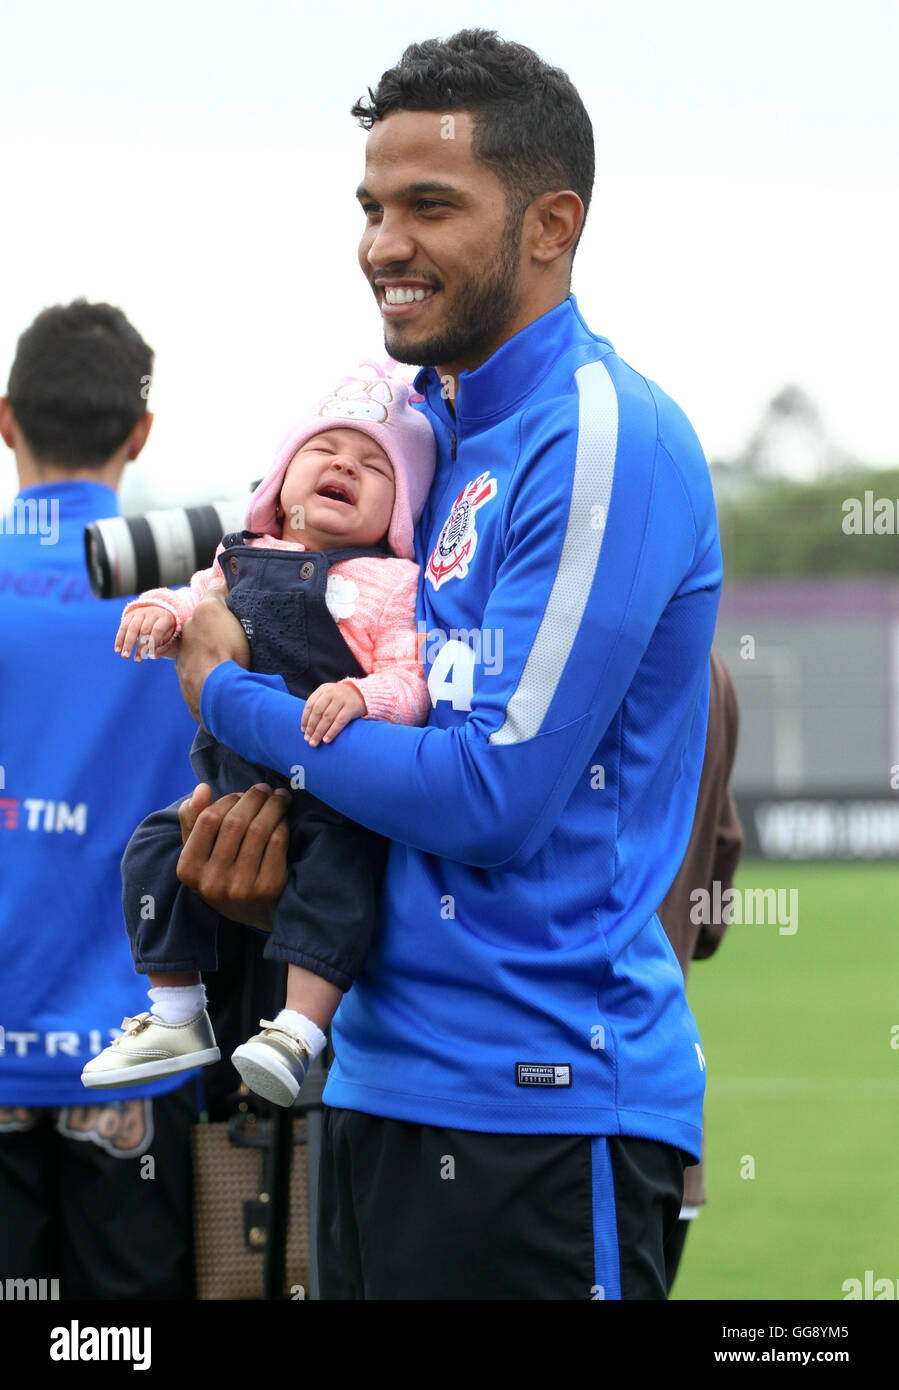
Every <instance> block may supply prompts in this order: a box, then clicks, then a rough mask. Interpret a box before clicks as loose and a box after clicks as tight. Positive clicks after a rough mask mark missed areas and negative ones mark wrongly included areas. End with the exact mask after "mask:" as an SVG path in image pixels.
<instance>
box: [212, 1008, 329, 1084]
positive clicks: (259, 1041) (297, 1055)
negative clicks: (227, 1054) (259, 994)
mask: <svg viewBox="0 0 899 1390" xmlns="http://www.w3.org/2000/svg"><path fill="white" fill-rule="evenodd" d="M259 1024H260V1027H261V1028H262V1032H261V1033H257V1034H256V1036H255V1037H253V1038H250V1039H249V1040H248V1041H247V1042H245V1043H241V1045H240V1047H238V1048H236V1049H235V1050H234V1052H232V1054H231V1061H232V1062H233V1063H234V1065H235V1067H236V1068H237V1071H238V1073H239V1074H240V1078H241V1080H242V1081H244V1082H246V1084H247V1086H249V1088H250V1090H251V1091H255V1093H256V1095H257V1096H262V1097H263V1098H264V1099H265V1100H268V1101H271V1103H272V1104H273V1105H285V1106H287V1105H293V1103H294V1101H295V1100H296V1098H297V1094H298V1092H299V1089H300V1087H301V1086H302V1084H303V1081H304V1079H305V1076H306V1072H307V1070H308V1068H309V1063H310V1062H311V1061H312V1055H311V1053H310V1051H309V1049H308V1047H307V1046H306V1044H305V1042H304V1041H303V1039H302V1038H300V1037H298V1036H297V1034H296V1033H294V1032H292V1031H291V1029H289V1028H285V1027H284V1026H283V1025H282V1024H280V1023H272V1022H271V1021H270V1020H269V1019H265V1018H261V1019H260V1020H259Z"/></svg>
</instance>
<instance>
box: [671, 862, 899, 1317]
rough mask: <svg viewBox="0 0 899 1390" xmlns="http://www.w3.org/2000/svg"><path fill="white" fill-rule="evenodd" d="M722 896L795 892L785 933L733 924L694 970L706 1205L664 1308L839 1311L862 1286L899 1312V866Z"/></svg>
mask: <svg viewBox="0 0 899 1390" xmlns="http://www.w3.org/2000/svg"><path fill="white" fill-rule="evenodd" d="M736 886H737V887H738V888H740V889H746V888H769V887H773V888H787V889H789V888H796V889H797V890H798V893H799V898H798V905H799V912H798V929H797V931H796V933H795V935H792V936H789V935H781V934H780V933H779V931H778V927H777V925H742V926H740V925H737V924H736V923H733V924H732V925H731V926H730V927H729V928H728V931H727V934H726V935H725V938H724V941H723V943H722V945H721V947H720V948H719V951H718V953H717V955H715V956H712V957H711V959H709V960H706V961H697V962H695V963H694V965H693V966H692V967H691V970H690V976H689V981H688V988H687V994H688V998H689V1000H690V1003H691V1006H692V1008H693V1012H694V1014H695V1016H696V1019H697V1022H698V1024H699V1028H700V1032H701V1034H702V1039H703V1048H704V1051H705V1056H706V1061H707V1064H708V1082H707V1090H706V1109H705V1135H706V1192H707V1196H708V1204H707V1206H705V1207H704V1208H703V1209H702V1211H701V1213H700V1215H699V1217H698V1218H697V1219H696V1220H695V1221H694V1222H693V1225H692V1230H691V1232H690V1235H689V1237H688V1239H687V1245H686V1250H685V1252H684V1258H683V1261H682V1263H681V1268H680V1273H679V1275H678V1279H677V1283H676V1285H675V1288H674V1291H673V1294H672V1297H673V1298H675V1299H757V1298H758V1299H787V1300H791V1299H836V1300H841V1299H843V1298H844V1297H845V1294H844V1291H843V1288H842V1285H843V1281H844V1280H846V1279H851V1278H855V1279H860V1280H862V1281H863V1280H864V1277H865V1270H872V1271H873V1277H874V1279H884V1278H886V1279H890V1280H892V1281H893V1293H894V1297H895V1296H899V865H892V864H886V865H881V864H874V865H864V864H824V865H806V864H802V865H790V864H781V863H765V862H762V861H751V862H747V863H746V864H745V865H744V866H743V867H742V868H741V870H740V872H739V873H738V875H737V884H736ZM893 1028H896V1030H897V1032H896V1036H895V1039H894V1038H893V1035H892V1032H891V1030H892V1029H893ZM893 1041H895V1044H896V1046H895V1048H894V1047H893V1046H892V1045H891V1043H892V1042H893ZM748 1158H751V1159H752V1160H754V1168H755V1176H754V1178H749V1177H741V1170H742V1171H747V1172H748V1171H749V1170H750V1164H749V1163H748V1162H747V1159H748Z"/></svg>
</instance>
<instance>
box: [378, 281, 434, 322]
mask: <svg viewBox="0 0 899 1390" xmlns="http://www.w3.org/2000/svg"><path fill="white" fill-rule="evenodd" d="M375 293H376V294H378V295H379V299H380V305H381V313H382V314H383V315H384V316H385V318H406V317H408V316H409V314H415V313H421V312H422V311H423V308H424V306H425V305H427V304H428V303H429V302H430V300H432V299H433V298H434V296H435V295H436V294H438V293H439V291H437V290H435V289H434V287H433V285H423V284H422V283H421V281H420V280H419V281H415V280H377V281H375Z"/></svg>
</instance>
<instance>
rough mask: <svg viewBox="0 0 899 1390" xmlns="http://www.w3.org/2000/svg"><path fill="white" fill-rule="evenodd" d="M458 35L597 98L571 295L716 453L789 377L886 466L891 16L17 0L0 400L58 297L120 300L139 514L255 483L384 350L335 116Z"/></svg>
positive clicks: (893, 230)
mask: <svg viewBox="0 0 899 1390" xmlns="http://www.w3.org/2000/svg"><path fill="white" fill-rule="evenodd" d="M444 16H445V17H444ZM467 25H478V26H480V27H487V28H490V27H492V28H496V29H498V30H499V32H500V34H501V35H502V36H503V37H504V38H510V39H515V40H517V41H519V42H522V43H525V44H528V45H529V46H530V47H532V48H535V49H536V50H537V52H539V53H540V54H541V56H542V57H543V58H544V59H546V60H547V61H548V62H551V63H553V64H554V65H556V66H558V67H561V68H563V69H565V71H567V73H568V74H569V76H570V77H571V79H572V81H573V82H574V84H575V86H576V87H577V88H578V90H579V91H580V93H581V96H582V98H583V100H584V103H585V105H586V107H587V109H588V111H589V113H590V117H591V119H592V121H593V126H594V132H595V136H596V142H597V181H596V186H595V189H594V195H593V204H592V207H591V209H590V215H589V217H588V221H587V228H586V231H585V233H584V237H583V240H582V242H581V245H580V248H579V250H578V254H577V257H576V260H575V266H574V279H573V285H572V288H573V290H574V292H575V294H576V295H577V298H578V303H579V305H580V308H581V310H582V312H583V313H584V316H585V318H586V320H587V322H588V324H589V325H590V327H591V328H592V329H593V330H594V332H598V333H602V334H604V335H605V336H606V337H608V338H610V339H611V341H612V343H613V344H614V345H615V348H616V349H617V351H618V352H619V353H620V354H621V355H622V356H623V357H625V358H626V359H627V360H628V361H629V362H631V363H632V364H633V365H634V366H635V367H637V368H638V369H639V370H640V371H642V372H644V373H645V374H646V375H648V376H650V377H652V378H653V379H654V380H656V381H657V382H658V383H659V384H660V385H661V386H662V387H663V389H664V390H666V391H667V392H668V393H669V394H670V395H672V396H673V397H674V398H675V399H676V400H677V401H678V403H679V404H680V405H681V406H682V407H683V408H684V409H685V410H686V412H687V414H688V415H689V416H690V418H691V420H692V422H693V424H694V425H695V427H696V429H697V431H698V433H699V436H700V439H701V440H702V442H703V444H704V445H705V449H706V453H707V454H708V455H709V457H711V458H714V457H721V456H727V455H728V454H731V453H733V452H735V451H736V450H737V449H739V448H740V447H741V445H742V444H743V443H744V442H745V440H746V438H747V436H748V434H749V433H750V431H751V430H752V428H753V427H754V425H755V424H756V423H757V420H758V417H759V415H760V413H761V411H762V409H763V408H764V406H765V404H766V403H767V401H768V400H769V399H770V397H771V396H772V395H773V394H774V393H775V391H777V390H778V388H779V387H781V386H782V385H783V384H785V383H786V382H788V381H790V382H796V383H797V384H799V385H800V386H801V387H803V389H805V390H806V391H807V392H808V393H809V394H810V395H811V396H812V398H813V399H814V400H815V401H816V402H817V404H818V406H819V407H820V409H821V412H822V415H823V418H824V422H825V424H826V425H827V427H828V428H829V429H830V430H831V432H832V433H833V435H834V436H835V437H836V439H837V441H838V442H839V443H840V444H842V445H843V446H844V447H845V448H846V449H847V450H848V451H849V452H850V453H852V454H854V455H855V456H857V457H860V458H862V459H865V460H867V461H870V462H872V463H899V423H897V421H899V414H897V407H896V393H897V365H899V363H897V357H899V354H897V350H896V335H897V320H899V313H897V310H899V289H897V273H896V251H897V246H899V216H897V202H899V193H897V190H899V182H897V173H899V169H897V150H899V139H897V137H899V98H897V95H896V93H897V87H899V84H897V81H896V71H897V59H899V42H897V40H899V3H897V2H896V0H839V2H836V0H751V2H744V0H734V2H733V3H732V2H731V0H676V2H675V0H627V3H622V0H614V3H612V2H610V0H593V3H592V6H591V7H589V8H588V7H587V6H586V5H585V4H584V0H553V3H552V4H551V5H546V4H544V3H539V4H538V3H535V0H521V3H508V2H507V0H478V2H477V3H476V4H469V3H460V4H456V5H454V6H447V7H446V9H445V10H444V8H443V7H442V6H427V7H415V6H405V7H400V9H399V10H397V9H395V8H394V7H393V6H391V7H375V6H372V5H371V4H368V3H366V4H360V3H358V0H343V3H340V4H333V5H328V6H322V5H321V4H320V3H319V0H316V3H315V4H312V3H304V0H296V2H295V3H294V2H292V0H257V3H255V4H248V3H246V0H240V3H236V2H235V0H178V3H174V2H173V0H153V3H152V4H138V3H136V0H78V3H72V0H0V55H2V66H0V169H2V179H3V182H2V193H3V199H2V212H0V253H2V262H0V264H2V285H3V290H2V300H0V389H2V388H3V387H5V383H6V378H7V375H8V370H9V366H10V364H11V362H12V357H13V354H14V351H15V342H16V339H17V337H18V335H19V333H20V332H21V331H22V330H23V329H24V328H25V327H26V326H27V325H28V324H29V323H30V322H31V320H32V319H33V318H34V316H35V314H36V313H37V312H38V311H39V310H40V309H41V308H43V307H44V306H45V305H47V304H52V303H57V302H68V301H69V300H71V299H73V298H75V297H76V296H78V295H82V294H83V295H86V296H87V297H88V298H89V299H105V300H108V301H110V302H112V303H114V304H118V305H120V306H121V307H122V308H123V309H124V311H125V312H126V313H127V315H128V316H129V318H130V319H131V320H132V322H133V323H134V324H135V325H136V327H137V328H138V329H139V331H140V332H141V333H142V334H143V336H144V337H145V338H146V340H147V341H148V342H149V343H150V344H151V346H152V347H153V348H154V349H155V350H156V354H157V361H156V375H155V382H154V391H153V394H152V396H151V405H152V408H153V409H154V410H155V412H156V423H155V425H154V429H153V434H152V435H151V439H150V443H149V444H148V446H147V448H146V450H145V452H144V455H143V456H142V458H141V460H140V462H139V463H138V464H135V465H132V466H131V469H130V470H129V471H130V473H131V474H132V483H131V493H132V497H136V496H137V495H138V491H140V492H141V493H143V492H145V491H146V489H147V488H153V489H154V490H155V492H156V497H157V504H158V505H163V504H167V503H169V502H175V501H187V500H194V499H202V498H208V497H211V496H221V495H226V494H234V493H235V492H241V491H243V489H244V487H245V485H246V484H247V483H248V482H249V480H250V479H251V478H253V477H256V476H259V475H260V474H261V473H263V472H264V471H265V470H266V468H267V467H268V464H269V462H270V459H271V457H272V453H273V449H274V446H275V444H276V443H277V441H278V439H279V437H280V436H281V434H282V433H283V432H284V430H285V429H286V428H287V427H288V426H289V425H290V424H291V423H292V421H293V419H294V418H295V415H296V413H297V410H298V408H300V407H302V406H303V405H305V403H306V401H307V400H308V399H309V397H310V396H314V395H315V394H317V393H319V392H323V391H324V390H326V389H327V387H328V386H329V385H330V378H331V376H332V375H333V374H334V373H337V374H339V373H340V372H341V371H344V370H349V369H351V368H352V367H353V366H354V365H355V364H356V362H358V360H359V359H360V358H363V357H367V356H376V357H381V356H383V338H382V335H381V331H380V318H379V315H378V313H377V310H376V308H375V303H374V298H373V296H372V294H371V291H370V290H369V288H368V286H367V285H366V283H365V281H364V279H363V277H362V273H361V271H360V270H359V268H358V264H357V261H356V244H357V241H358V237H359V235H360V232H361V229H362V221H363V219H362V214H361V213H360V211H359V209H358V206H357V204H356V202H355V199H354V196H353V194H354V190H355V187H356V184H357V183H358V181H359V179H360V177H361V175H362V170H363V156H364V143H365V132H364V131H363V130H362V129H361V128H360V127H359V126H358V125H357V124H356V122H355V121H354V120H353V119H352V118H351V117H350V116H349V114H348V111H349V107H350V106H351V105H352V104H353V102H354V101H355V100H356V98H357V97H359V96H360V95H362V94H363V93H364V91H365V89H366V87H367V86H369V85H371V86H375V85H376V82H377V79H378V77H379V76H380V74H381V73H382V72H383V71H384V70H385V69H386V68H388V67H390V66H392V64H393V63H394V62H395V61H396V60H397V59H398V58H399V56H400V54H401V53H402V51H403V49H404V48H405V46H406V45H407V43H409V42H413V41H420V40H423V39H426V38H431V37H435V36H436V35H440V34H443V35H448V34H450V33H453V32H455V31H456V30H457V29H460V28H463V27H465V26H467ZM409 370H410V371H411V369H409ZM11 460H12V455H11V454H9V453H8V452H7V451H6V450H5V449H4V450H3V455H2V460H0V499H3V500H8V498H9V496H10V495H11V494H12V492H13V491H14V489H15V474H14V469H13V467H12V462H11ZM138 475H139V476H138ZM138 482H140V488H139V489H138V487H137V486H136V485H137V483H138ZM126 501H127V494H126Z"/></svg>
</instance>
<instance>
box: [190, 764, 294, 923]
mask: <svg viewBox="0 0 899 1390" xmlns="http://www.w3.org/2000/svg"><path fill="white" fill-rule="evenodd" d="M290 801H291V798H290V793H289V792H287V791H282V790H280V789H279V790H278V791H277V792H273V791H272V789H271V787H269V786H266V785H265V784H264V783H260V784H258V785H257V786H255V787H251V788H250V790H249V791H246V792H244V793H243V794H242V795H241V794H239V793H237V792H232V793H231V794H230V795H229V796H223V797H220V798H219V800H218V801H216V802H215V803H214V804H213V802H212V789H211V788H210V787H209V786H208V784H207V783H205V782H201V783H200V785H199V786H198V787H197V788H196V789H195V791H194V794H193V796H192V797H191V798H190V799H189V800H187V801H185V802H183V803H182V805H181V807H180V808H179V811H178V819H179V821H180V822H181V838H182V840H183V842H184V849H183V850H182V851H181V857H180V859H179V860H178V865H177V869H176V872H177V875H178V878H179V879H180V880H181V882H182V883H184V884H186V885H187V887H188V888H191V889H192V890H193V891H194V892H195V893H198V894H199V895H200V897H201V898H202V899H203V901H204V902H206V903H208V904H209V906H210V907H211V908H213V909H214V911H216V912H218V913H220V914H221V915H222V917H227V918H228V919H229V920H230V921H232V922H244V923H247V924H248V925H249V926H251V927H261V929H262V930H263V931H271V930H272V927H273V926H274V922H275V911H276V909H277V907H278V900H279V898H280V897H281V894H282V893H283V891H284V885H285V884H286V882H287V845H288V839H289V833H288V828H287V822H286V821H285V820H284V817H285V816H286V814H287V811H288V809H289V807H290Z"/></svg>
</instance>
